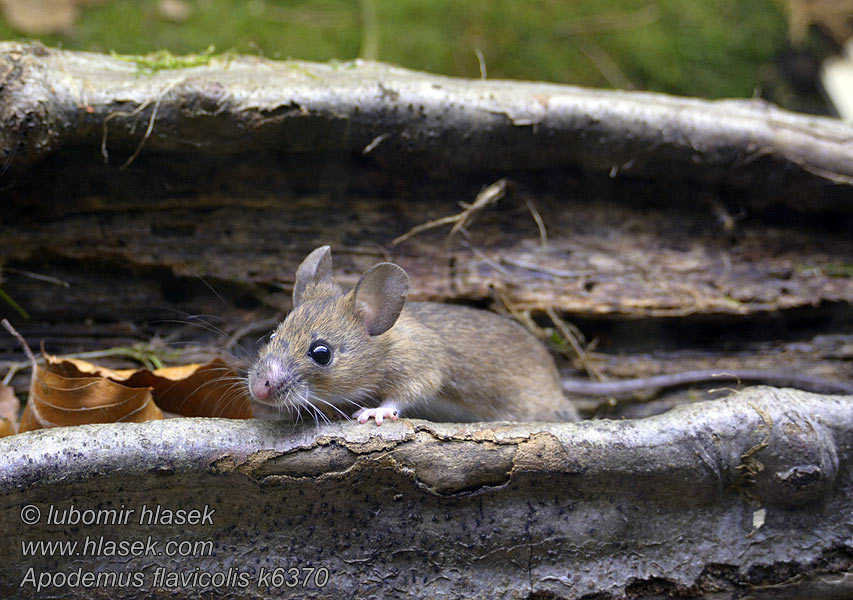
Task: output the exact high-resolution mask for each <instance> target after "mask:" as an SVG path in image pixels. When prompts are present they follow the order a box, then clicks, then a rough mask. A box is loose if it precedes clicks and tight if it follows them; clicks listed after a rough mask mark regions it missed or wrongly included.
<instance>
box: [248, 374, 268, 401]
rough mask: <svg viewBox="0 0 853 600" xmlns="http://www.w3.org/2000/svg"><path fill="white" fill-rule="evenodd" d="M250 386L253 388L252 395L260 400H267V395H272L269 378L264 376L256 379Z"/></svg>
mask: <svg viewBox="0 0 853 600" xmlns="http://www.w3.org/2000/svg"><path fill="white" fill-rule="evenodd" d="M249 387H250V388H251V389H252V395H253V396H254V397H255V398H257V399H258V400H266V399H267V396H269V395H270V390H272V384H271V383H270V381H269V379H264V378H260V379H255V380H254V381H252V382H251V384H250V385H249Z"/></svg>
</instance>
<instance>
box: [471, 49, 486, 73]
mask: <svg viewBox="0 0 853 600" xmlns="http://www.w3.org/2000/svg"><path fill="white" fill-rule="evenodd" d="M474 54H476V55H477V64H478V65H479V66H480V79H488V75H489V73H488V71H486V57H485V56H483V51H482V50H480V49H479V48H474Z"/></svg>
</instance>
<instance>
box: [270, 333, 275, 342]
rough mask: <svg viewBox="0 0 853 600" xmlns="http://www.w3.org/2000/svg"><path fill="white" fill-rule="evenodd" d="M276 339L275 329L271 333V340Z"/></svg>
mask: <svg viewBox="0 0 853 600" xmlns="http://www.w3.org/2000/svg"><path fill="white" fill-rule="evenodd" d="M274 339H275V331H273V332H272V333H271V334H270V341H273V340H274Z"/></svg>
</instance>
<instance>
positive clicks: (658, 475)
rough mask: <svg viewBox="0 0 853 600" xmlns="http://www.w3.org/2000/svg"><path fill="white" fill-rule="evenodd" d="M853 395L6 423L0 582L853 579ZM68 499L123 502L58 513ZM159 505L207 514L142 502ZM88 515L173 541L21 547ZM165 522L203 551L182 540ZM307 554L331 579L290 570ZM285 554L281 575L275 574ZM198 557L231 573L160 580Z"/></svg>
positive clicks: (89, 590)
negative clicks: (118, 549)
mask: <svg viewBox="0 0 853 600" xmlns="http://www.w3.org/2000/svg"><path fill="white" fill-rule="evenodd" d="M851 402H853V397H850V396H847V397H840V396H837V397H822V396H818V395H814V394H806V393H797V392H795V391H793V390H779V389H772V388H764V387H757V388H752V389H750V390H746V391H744V392H742V393H740V394H738V395H733V396H731V397H729V398H727V399H725V400H720V401H715V402H709V403H698V404H695V405H693V406H690V407H680V408H679V409H676V410H674V411H672V412H670V413H668V414H666V415H660V416H658V417H653V418H650V419H643V420H633V421H587V422H584V423H579V424H553V423H552V424H542V423H528V424H501V423H491V424H484V423H480V424H465V425H460V424H436V423H428V422H425V421H407V420H405V421H400V422H398V423H389V424H387V425H383V426H382V427H381V428H377V427H364V426H360V425H358V424H356V423H346V424H331V425H326V426H322V427H319V428H313V427H308V428H301V429H300V428H297V429H293V428H292V427H290V426H287V425H284V424H280V423H278V424H277V423H270V422H263V421H225V420H220V419H175V420H169V421H160V422H152V423H143V424H113V425H92V426H83V427H75V428H60V429H54V430H43V431H37V432H30V433H26V434H23V435H20V436H17V437H12V438H5V439H2V440H0V456H3V457H4V459H3V461H0V527H2V531H4V535H6V538H7V539H6V542H7V543H5V544H3V545H2V546H0V574H2V577H0V586H2V587H0V593H2V594H3V595H4V597H12V596H14V597H17V598H43V597H47V595H49V594H56V593H61V594H62V597H63V598H67V599H73V598H87V599H91V598H111V599H116V598H123V599H132V598H149V597H151V593H152V589H156V590H158V591H159V593H162V594H166V593H168V595H169V597H170V598H176V599H179V598H197V597H199V594H214V595H224V596H227V597H235V598H236V597H239V598H253V599H261V598H291V597H292V598H331V597H336V598H340V597H358V598H403V597H420V598H423V597H442V598H529V597H547V598H555V599H574V598H581V597H583V598H588V597H591V596H595V595H596V594H597V595H598V597H604V598H611V599H613V600H621V599H652V598H660V597H661V595H665V596H666V597H683V598H707V599H709V600H710V599H711V598H719V597H722V595H725V596H726V597H739V596H741V595H749V596H750V597H753V598H757V599H770V598H774V599H776V598H803V597H819V598H843V597H848V596H849V595H850V593H851V592H853V587H851V581H850V578H849V576H846V575H845V572H846V573H849V570H850V566H851V563H850V548H849V544H850V537H851V534H853V531H851V522H853V513H851V511H853V504H851V503H850V500H849V499H850V497H851V494H853V489H851V485H853V480H851V478H850V476H849V475H850V471H851V460H853V456H851V451H853V420H851V417H852V416H853V411H851V409H850V407H851ZM72 507H73V508H75V509H76V510H77V511H78V512H80V513H82V512H84V511H89V514H90V515H92V516H93V515H96V514H101V513H103V515H105V516H107V515H108V514H109V513H107V512H106V511H108V510H112V511H116V512H118V511H120V510H123V511H125V512H124V513H122V514H127V515H128V519H127V520H125V521H119V522H118V523H116V522H114V521H113V522H104V521H103V520H101V522H99V523H93V522H92V521H93V519H92V518H91V516H90V518H89V521H90V522H89V523H83V524H77V525H69V524H68V523H66V524H65V525H64V526H63V525H62V524H54V523H51V522H48V518H49V515H50V514H51V511H53V514H59V515H67V514H70V511H71V509H72ZM143 507H146V508H147V509H148V511H149V513H150V512H153V511H154V509H155V508H157V507H159V508H160V510H161V512H162V511H164V510H168V511H175V510H178V509H181V510H185V511H190V510H198V511H200V513H201V511H203V510H205V509H206V510H207V513H208V514H209V516H210V518H209V519H208V521H209V522H207V521H205V522H195V523H184V524H181V523H175V522H171V521H170V522H162V521H157V522H155V523H151V519H152V518H153V517H151V516H149V517H147V519H148V520H147V521H146V520H143V521H142V522H140V518H142V517H144V515H143V512H142V511H143ZM25 511H27V512H25ZM35 511H37V512H35ZM99 511H100V512H99ZM126 511H133V512H132V513H127V512H126ZM211 511H213V512H211ZM34 515H38V517H37V518H35V516H34ZM24 518H27V519H29V522H22V519H24ZM54 518H55V517H54ZM63 518H66V519H67V517H63ZM87 536H89V538H90V539H96V540H97V539H101V538H104V539H107V540H116V541H122V540H136V539H143V540H151V541H153V543H154V544H155V545H154V546H153V548H154V549H155V550H156V551H159V552H160V553H159V554H157V553H153V554H146V555H143V556H122V557H116V556H108V555H105V554H104V553H101V554H100V555H97V553H94V554H96V555H94V556H86V558H85V560H82V559H81V558H80V557H79V556H71V557H69V556H63V555H61V554H60V553H58V552H54V553H52V554H46V555H45V554H38V553H36V554H35V555H34V556H26V557H25V556H23V555H22V552H21V547H22V546H21V543H22V542H24V543H29V542H31V541H38V540H42V541H51V542H55V543H75V542H76V543H78V544H80V546H81V547H82V546H83V544H85V542H86V539H87ZM169 542H177V543H181V542H183V543H186V544H189V546H188V547H189V548H190V549H192V548H196V550H195V551H193V552H188V553H185V554H184V555H182V556H169V555H166V550H167V547H166V545H167V544H168V543H169ZM208 542H210V543H211V546H210V549H209V550H208V546H205V545H203V544H206V543H208ZM193 544H196V545H193ZM292 568H296V569H300V571H299V574H300V577H304V576H305V574H306V572H303V571H301V569H303V568H304V569H310V568H313V569H325V570H327V575H328V578H327V579H325V583H324V585H322V586H318V585H317V583H316V581H315V580H313V579H309V580H308V581H307V583H306V582H303V581H302V579H300V581H299V583H300V585H299V586H298V587H295V586H293V585H286V584H285V577H287V571H288V569H292ZM31 569H32V571H33V575H35V576H36V577H35V579H33V581H35V582H38V580H39V578H40V577H41V574H42V573H46V574H49V575H50V576H51V577H55V576H56V574H62V575H67V574H70V573H73V572H76V571H78V570H81V572H82V573H89V572H91V573H94V574H97V573H111V572H121V573H140V575H139V577H141V578H142V584H143V585H141V586H136V585H125V586H118V585H112V586H111V585H108V584H102V585H100V586H89V587H84V586H82V585H78V586H74V585H60V586H59V587H58V588H57V587H53V586H50V585H46V586H45V588H44V589H42V590H40V591H39V590H37V585H36V584H35V583H30V582H28V580H27V577H28V573H29V571H30V570H31ZM276 569H281V573H280V576H279V577H276V578H275V580H274V581H275V582H276V583H274V582H273V581H272V580H270V579H267V580H262V579H260V577H261V574H262V573H263V572H266V573H269V572H271V571H275V570H276ZM158 571H162V572H163V573H161V575H162V576H163V577H162V578H161V579H160V582H161V583H160V585H159V586H157V585H156V581H155V573H157V572H158ZM198 572H202V573H208V574H211V575H212V574H215V573H221V574H222V575H221V576H219V578H218V580H217V581H218V583H216V582H213V583H211V582H210V581H208V582H207V584H205V583H204V581H202V582H201V583H198V582H195V583H190V584H189V585H183V586H181V585H174V584H173V585H168V584H167V583H163V582H164V581H166V580H165V579H164V577H165V574H164V573H179V574H180V573H183V574H186V576H191V574H192V573H198ZM229 572H230V573H232V575H233V574H235V573H245V574H246V575H245V576H246V577H247V578H248V581H249V582H250V584H247V585H240V584H238V583H237V580H236V579H235V578H233V577H232V578H226V574H228V573H229ZM303 583H304V585H302V584H303ZM537 594H539V596H537Z"/></svg>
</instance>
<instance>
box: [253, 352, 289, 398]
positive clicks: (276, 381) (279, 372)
mask: <svg viewBox="0 0 853 600" xmlns="http://www.w3.org/2000/svg"><path fill="white" fill-rule="evenodd" d="M287 383H288V377H287V373H286V369H285V368H284V365H283V364H282V363H281V361H280V360H279V359H277V358H275V357H274V356H267V357H266V358H263V359H261V360H260V361H258V366H257V368H256V369H255V371H254V372H253V373H252V374H251V375H250V376H249V391H250V392H251V393H252V396H254V398H255V399H256V400H262V401H263V400H266V399H267V398H269V397H270V395H271V394H272V393H273V392H274V391H276V390H277V389H280V388H282V387H283V386H285V385H286V384H287Z"/></svg>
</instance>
